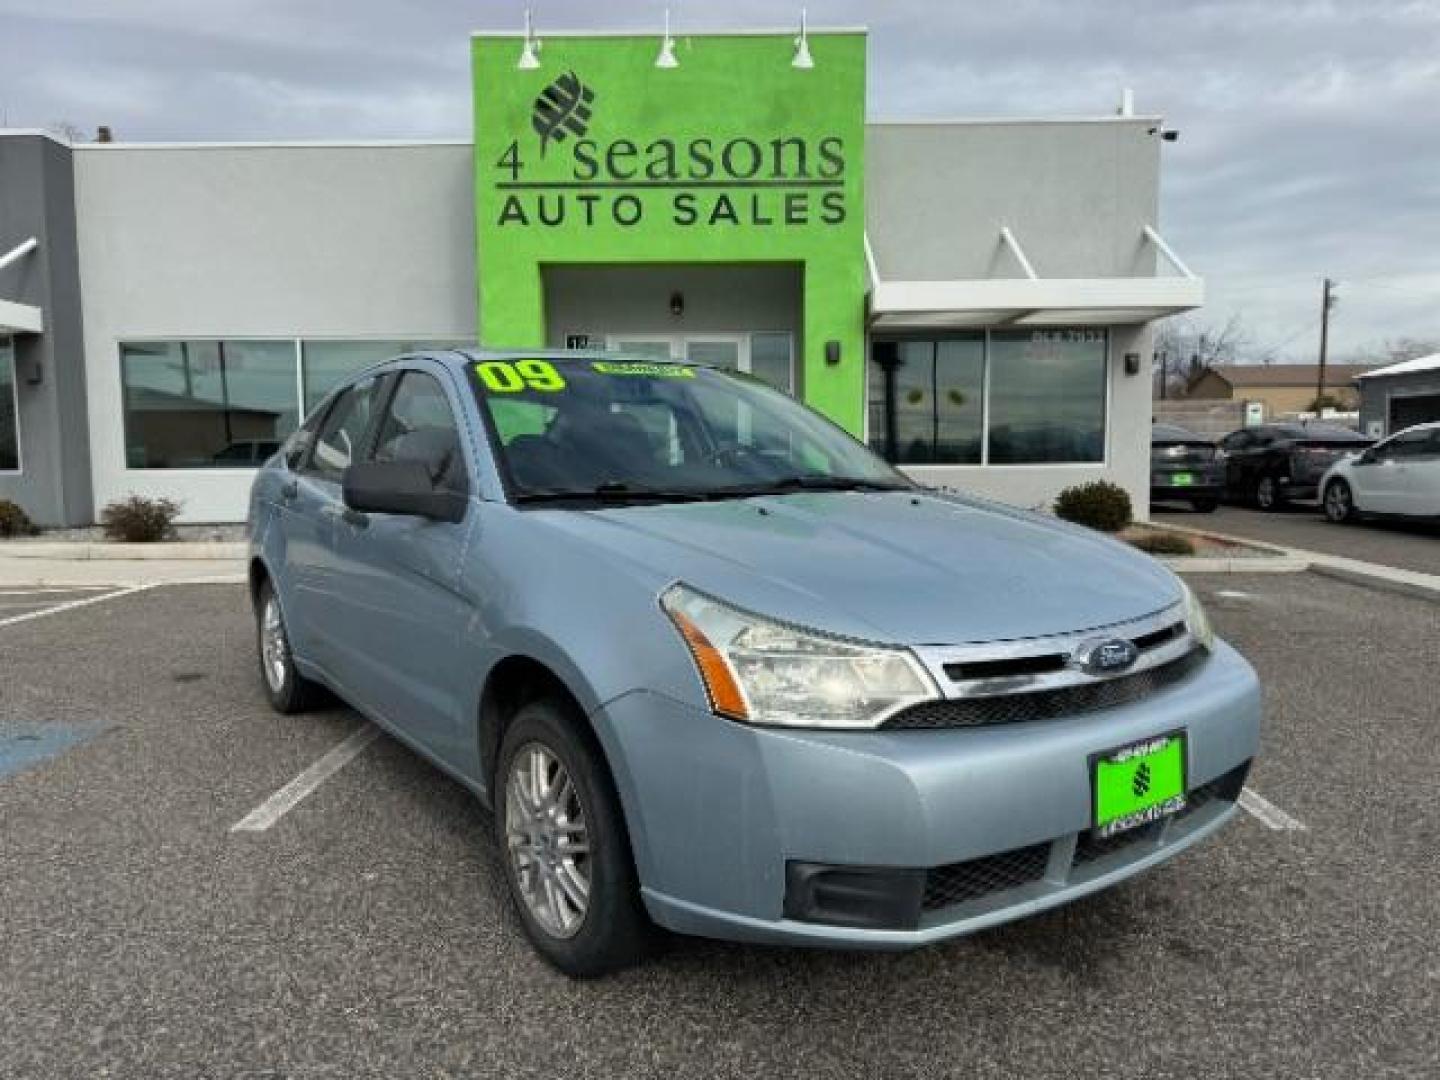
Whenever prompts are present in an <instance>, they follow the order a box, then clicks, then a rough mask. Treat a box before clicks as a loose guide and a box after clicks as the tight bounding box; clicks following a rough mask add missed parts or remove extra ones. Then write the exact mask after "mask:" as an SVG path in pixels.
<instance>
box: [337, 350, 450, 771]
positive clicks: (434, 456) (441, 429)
mask: <svg viewBox="0 0 1440 1080" xmlns="http://www.w3.org/2000/svg"><path fill="white" fill-rule="evenodd" d="M459 405H460V399H459V396H458V393H457V391H456V388H455V387H454V386H453V385H452V379H451V377H450V375H449V373H448V372H446V371H445V369H444V368H443V367H440V366H439V365H434V366H433V367H431V366H428V365H427V366H426V367H423V368H421V367H415V368H410V369H407V370H405V371H403V372H402V373H401V374H400V375H399V380H398V382H397V383H396V384H395V388H394V391H393V393H392V394H391V395H390V400H389V403H388V405H387V406H386V407H385V409H384V411H383V414H382V417H381V420H380V422H379V424H378V427H377V431H376V434H375V437H374V439H373V445H372V446H370V447H367V449H366V455H367V457H368V458H369V459H371V460H375V461H419V462H422V463H423V464H425V465H426V467H427V468H428V469H429V470H430V473H431V476H432V478H433V479H434V481H435V482H436V483H437V485H441V486H445V487H448V488H450V489H451V490H454V491H458V492H460V493H462V494H465V495H469V494H471V493H473V492H474V491H475V490H476V488H475V480H474V477H475V467H476V466H475V463H474V462H473V461H472V460H470V454H471V449H472V448H470V447H468V446H467V440H466V439H465V438H464V437H463V436H462V432H463V431H464V427H463V425H462V424H461V423H460V420H459V415H460V410H459ZM478 519H479V508H478V504H477V501H475V500H471V501H470V502H469V504H468V507H467V510H466V513H465V517H464V519H463V520H462V521H459V522H448V521H431V520H429V519H427V518H420V517H413V516H410V515H406V514H379V513H366V514H361V513H357V512H355V511H342V512H341V514H340V515H339V516H338V518H337V520H336V524H335V550H336V576H337V579H338V582H339V588H337V589H336V590H335V591H334V593H333V594H332V595H331V597H330V609H329V614H330V618H329V621H330V622H332V623H333V624H334V627H335V637H334V641H335V648H336V653H337V661H336V664H337V667H336V677H337V679H338V680H339V681H340V682H341V684H342V685H343V686H344V687H345V688H346V689H347V690H348V691H349V692H350V693H351V694H353V695H354V697H355V699H356V700H357V701H359V702H361V703H363V704H365V705H367V706H369V707H371V708H373V709H374V710H375V711H377V712H378V713H379V714H380V715H381V716H382V717H384V718H385V719H386V720H388V721H390V722H391V723H392V724H394V725H395V726H397V727H399V728H401V729H402V730H403V731H404V733H405V734H407V735H409V736H411V737H412V738H414V739H415V740H416V741H418V742H420V743H422V744H423V745H424V746H425V747H427V748H428V749H430V750H432V751H433V752H434V753H436V754H437V755H439V756H441V757H442V758H444V759H446V760H449V761H453V762H455V763H456V764H461V763H462V753H461V752H462V750H463V748H464V747H465V746H467V745H469V743H470V739H469V736H470V725H471V724H472V723H473V720H474V717H473V716H470V715H468V712H467V710H468V709H469V705H468V704H467V702H468V701H469V700H471V697H472V696H473V695H472V693H471V691H472V690H473V687H474V685H475V673H474V671H473V670H472V669H471V657H472V656H473V653H472V651H471V646H470V642H471V640H472V634H473V633H474V632H475V628H476V625H477V624H474V623H473V622H472V620H474V619H475V617H476V615H477V612H476V606H475V604H474V602H473V598H472V595H471V593H470V592H469V591H468V589H467V585H468V583H467V582H466V581H465V580H463V578H462V575H461V571H462V566H463V563H464V554H465V549H466V544H467V540H469V539H470V537H471V532H472V530H477V529H478Z"/></svg>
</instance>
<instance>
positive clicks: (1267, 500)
mask: <svg viewBox="0 0 1440 1080" xmlns="http://www.w3.org/2000/svg"><path fill="white" fill-rule="evenodd" d="M1255 502H1256V504H1257V505H1258V506H1259V507H1260V509H1261V510H1272V509H1274V507H1275V481H1274V479H1273V478H1272V477H1269V476H1265V477H1261V479H1260V482H1259V483H1258V484H1256V485H1255Z"/></svg>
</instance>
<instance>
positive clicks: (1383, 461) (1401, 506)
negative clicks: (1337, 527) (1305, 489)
mask: <svg viewBox="0 0 1440 1080" xmlns="http://www.w3.org/2000/svg"><path fill="white" fill-rule="evenodd" d="M1320 498H1321V500H1322V502H1323V505H1324V507H1325V516H1326V517H1327V518H1328V519H1329V520H1331V521H1334V522H1343V521H1354V520H1355V519H1356V518H1358V517H1360V516H1361V515H1366V514H1374V515H1376V516H1386V517H1389V516H1395V517H1413V518H1440V423H1432V424H1417V425H1415V426H1414V427H1410V428H1406V429H1405V430H1404V431H1401V432H1399V433H1398V434H1395V435H1392V436H1390V438H1388V439H1386V440H1385V441H1384V442H1379V443H1376V444H1375V445H1374V446H1372V447H1370V448H1369V449H1368V450H1366V451H1364V452H1363V453H1359V454H1351V455H1349V456H1347V457H1344V458H1342V459H1341V460H1339V461H1337V462H1336V463H1335V464H1334V465H1332V466H1330V468H1329V470H1328V471H1327V472H1326V473H1325V475H1324V476H1323V477H1322V478H1321V480H1320Z"/></svg>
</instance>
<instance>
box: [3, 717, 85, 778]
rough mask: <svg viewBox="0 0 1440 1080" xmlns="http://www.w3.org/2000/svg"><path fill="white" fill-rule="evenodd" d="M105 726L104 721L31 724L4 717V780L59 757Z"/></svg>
mask: <svg viewBox="0 0 1440 1080" xmlns="http://www.w3.org/2000/svg"><path fill="white" fill-rule="evenodd" d="M103 730H104V725H103V724H31V723H21V722H10V721H0V780H3V779H4V778H6V777H7V776H10V775H12V774H13V773H18V772H20V771H21V770H22V769H28V768H30V767H31V766H34V765H38V764H40V763H41V762H43V761H46V760H48V759H50V758H53V757H59V756H60V755H61V754H63V753H64V752H65V751H66V750H70V749H72V748H74V747H76V746H79V745H80V744H81V743H83V742H85V741H86V740H88V739H92V738H94V737H95V736H96V735H98V734H100V732H101V731H103Z"/></svg>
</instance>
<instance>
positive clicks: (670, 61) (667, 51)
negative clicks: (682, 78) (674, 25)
mask: <svg viewBox="0 0 1440 1080" xmlns="http://www.w3.org/2000/svg"><path fill="white" fill-rule="evenodd" d="M655 66H656V67H657V68H666V69H669V68H677V67H679V66H680V61H679V60H676V59H675V39H674V38H672V37H671V36H670V9H669V8H666V9H665V40H664V41H662V42H661V43H660V55H659V56H657V57H656V58H655Z"/></svg>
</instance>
